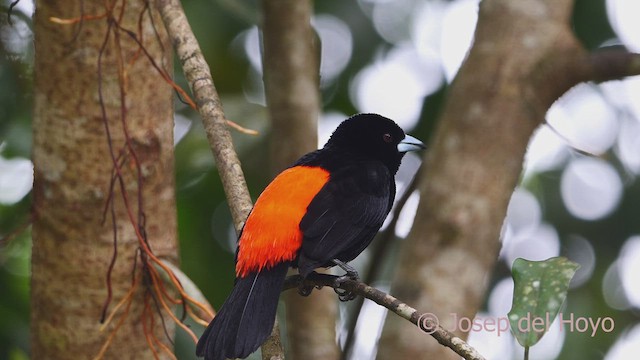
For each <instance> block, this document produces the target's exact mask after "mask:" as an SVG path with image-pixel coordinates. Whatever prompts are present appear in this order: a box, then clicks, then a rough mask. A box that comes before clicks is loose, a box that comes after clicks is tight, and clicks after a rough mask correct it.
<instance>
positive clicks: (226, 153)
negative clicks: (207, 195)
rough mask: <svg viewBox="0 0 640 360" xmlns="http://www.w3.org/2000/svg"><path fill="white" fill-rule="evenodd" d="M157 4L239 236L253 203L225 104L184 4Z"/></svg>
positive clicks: (171, 0) (170, 0) (162, 0)
mask: <svg viewBox="0 0 640 360" xmlns="http://www.w3.org/2000/svg"><path fill="white" fill-rule="evenodd" d="M156 4H157V7H158V10H159V11H160V14H161V16H162V21H163V23H164V26H165V28H166V29H167V32H168V33H169V36H170V38H171V43H172V44H173V48H174V50H175V52H176V54H177V57H178V59H179V60H180V64H182V70H183V72H184V75H185V77H186V78H187V81H188V82H189V88H190V89H191V91H192V92H193V96H194V98H195V101H196V104H197V106H198V112H199V113H200V116H201V117H202V123H203V125H204V130H205V132H206V133H207V139H208V140H209V146H210V147H211V151H212V152H213V157H214V159H215V161H216V168H217V169H218V172H219V174H220V179H221V180H222V186H223V187H224V192H225V195H226V196H227V201H228V203H229V210H231V217H232V218H233V224H234V226H235V229H236V231H237V232H238V233H239V232H240V229H242V227H243V226H244V222H245V220H247V216H249V212H250V211H251V208H252V207H253V204H252V203H251V196H250V195H249V189H247V183H246V181H245V179H244V174H243V172H242V167H241V165H240V160H239V159H238V154H236V151H235V149H234V148H233V141H231V134H230V133H229V129H228V128H227V122H226V118H225V116H224V111H223V109H222V103H221V102H220V97H219V96H218V91H217V90H216V87H215V85H214V83H213V79H212V78H211V70H210V69H209V65H208V64H207V62H206V60H205V59H204V56H203V55H202V50H200V45H199V44H198V40H197V39H196V37H195V35H194V34H193V31H191V26H190V25H189V22H188V21H187V17H186V15H185V14H184V10H183V9H182V4H181V3H180V1H179V0H157V1H156Z"/></svg>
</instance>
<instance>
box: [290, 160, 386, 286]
mask: <svg viewBox="0 0 640 360" xmlns="http://www.w3.org/2000/svg"><path fill="white" fill-rule="evenodd" d="M394 196H395V182H394V179H393V177H392V175H391V174H390V172H389V169H388V168H387V167H386V166H384V165H383V164H382V163H379V162H359V163H356V164H352V165H349V166H346V167H345V166H342V167H340V169H339V170H334V171H332V172H331V178H330V179H329V181H328V182H327V184H326V185H325V186H324V187H323V188H322V189H321V190H320V191H319V192H318V194H317V195H316V196H315V197H314V198H313V200H312V201H311V203H310V204H309V207H308V208H307V213H306V215H305V216H304V217H303V218H302V221H301V222H300V230H301V231H302V233H303V235H304V239H303V241H302V248H301V249H300V255H299V257H298V267H299V271H300V274H302V275H303V276H306V275H308V274H309V273H310V272H311V271H313V270H314V269H316V268H318V267H329V266H332V265H333V263H331V260H333V259H339V260H342V261H344V262H348V261H351V260H353V259H354V258H355V257H356V256H358V255H359V254H360V253H361V252H362V251H363V250H364V249H365V248H366V247H367V246H368V245H369V244H370V243H371V240H372V239H373V237H374V236H375V235H376V233H377V232H378V230H379V229H380V227H381V226H382V223H383V222H384V219H385V218H386V216H387V214H388V213H389V210H390V209H391V205H392V204H393V199H394Z"/></svg>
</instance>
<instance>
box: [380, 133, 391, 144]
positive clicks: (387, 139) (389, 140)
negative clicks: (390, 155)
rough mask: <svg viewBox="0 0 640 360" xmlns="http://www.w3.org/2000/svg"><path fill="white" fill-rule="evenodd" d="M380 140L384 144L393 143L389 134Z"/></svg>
mask: <svg viewBox="0 0 640 360" xmlns="http://www.w3.org/2000/svg"><path fill="white" fill-rule="evenodd" d="M382 140H383V141H384V142H386V143H390V142H392V141H393V136H391V134H384V135H382Z"/></svg>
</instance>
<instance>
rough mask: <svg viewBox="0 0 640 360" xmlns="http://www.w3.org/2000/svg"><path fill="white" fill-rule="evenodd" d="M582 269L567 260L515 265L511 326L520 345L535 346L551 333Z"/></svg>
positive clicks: (520, 260)
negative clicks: (572, 282)
mask: <svg viewBox="0 0 640 360" xmlns="http://www.w3.org/2000/svg"><path fill="white" fill-rule="evenodd" d="M579 267H580V265H578V264H576V263H574V262H572V261H570V260H569V259H567V258H564V257H555V258H550V259H547V260H545V261H529V260H524V259H516V260H515V261H514V262H513V267H512V268H511V271H512V276H513V281H514V290H513V304H512V305H511V311H509V322H510V324H511V332H512V333H513V335H514V336H515V337H516V339H517V340H518V342H519V343H520V345H522V346H524V347H528V346H533V345H535V344H536V343H537V342H538V341H539V340H540V339H541V338H542V336H543V335H544V334H545V332H546V331H547V330H549V327H550V326H551V323H552V322H553V320H554V319H555V318H556V315H558V311H559V310H560V306H561V305H562V303H563V302H564V299H565V298H566V297H567V290H568V288H569V282H570V281H571V278H573V275H574V274H575V273H576V270H578V268H579Z"/></svg>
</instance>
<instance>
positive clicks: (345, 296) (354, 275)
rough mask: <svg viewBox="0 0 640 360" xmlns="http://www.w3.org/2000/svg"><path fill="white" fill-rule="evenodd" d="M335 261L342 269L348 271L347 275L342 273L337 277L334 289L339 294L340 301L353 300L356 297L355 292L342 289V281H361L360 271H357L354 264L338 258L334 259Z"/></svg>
mask: <svg viewBox="0 0 640 360" xmlns="http://www.w3.org/2000/svg"><path fill="white" fill-rule="evenodd" d="M333 263H334V264H336V265H338V266H339V267H340V268H341V269H342V270H344V271H346V272H347V273H346V274H345V275H342V276H339V277H337V278H336V280H335V281H334V283H333V285H334V287H333V291H335V292H336V294H338V299H340V301H351V300H353V299H355V298H356V294H355V293H353V292H351V291H349V290H345V289H341V288H340V286H342V283H344V282H345V281H348V280H353V281H359V280H360V275H358V271H356V269H354V268H353V266H351V265H349V264H347V263H345V262H344V261H341V260H338V259H333Z"/></svg>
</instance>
